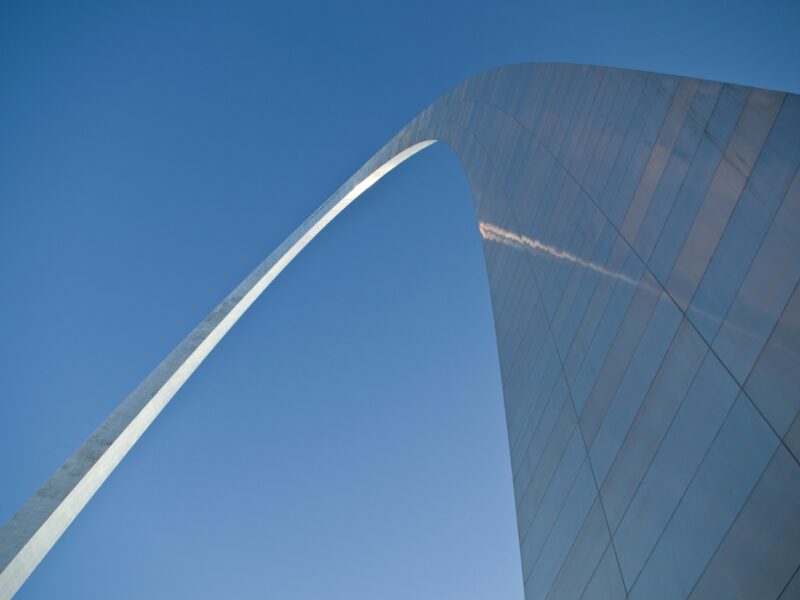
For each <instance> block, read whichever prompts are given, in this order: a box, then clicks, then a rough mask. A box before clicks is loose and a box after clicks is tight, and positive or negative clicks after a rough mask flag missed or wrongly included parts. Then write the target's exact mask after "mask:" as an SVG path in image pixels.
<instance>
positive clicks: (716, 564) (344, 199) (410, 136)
mask: <svg viewBox="0 0 800 600" xmlns="http://www.w3.org/2000/svg"><path fill="white" fill-rule="evenodd" d="M435 141H440V142H443V143H445V144H447V145H448V146H449V147H450V148H451V149H452V150H453V151H454V152H455V153H456V154H457V155H458V157H459V158H460V160H461V162H462V164H463V167H464V170H465V172H466V175H467V178H468V180H469V184H470V186H471V189H472V194H473V201H474V205H475V210H476V213H477V218H478V226H479V230H480V234H481V236H482V240H483V248H484V256H485V260H486V267H487V272H488V278H489V285H490V290H491V299H492V309H493V313H494V322H495V329H496V334H497V345H498V352H499V359H500V367H501V374H502V383H503V396H504V402H505V414H506V422H507V428H508V442H509V447H510V452H511V462H512V473H513V484H514V495H515V501H516V511H517V525H518V532H519V544H520V553H521V559H522V577H523V581H524V587H525V596H526V598H527V599H528V600H531V599H534V598H547V597H549V598H586V599H589V598H601V597H602V598H626V597H630V598H647V599H651V598H670V599H671V598H686V597H692V598H709V597H710V598H719V597H724V598H783V599H788V598H798V597H800V574H798V566H799V565H800V464H798V457H800V417H798V412H800V287H798V280H799V279H800V174H798V164H800V97H798V96H796V95H791V94H784V93H779V92H773V91H768V90H762V89H754V88H748V87H743V86H738V85H727V84H722V83H717V82H712V81H702V80H697V79H692V78H683V77H674V76H667V75H659V74H653V73H645V72H638V71H629V70H622V69H611V68H601V67H592V66H576V65H563V64H529V65H514V66H508V67H503V68H499V69H496V70H492V71H489V72H486V73H483V74H481V75H478V76H476V77H474V78H472V79H470V80H468V81H466V82H464V83H463V84H461V85H460V86H458V87H456V88H454V89H452V90H450V91H449V92H447V93H446V94H444V95H443V96H442V97H441V98H440V99H439V100H437V101H436V102H434V103H433V104H432V105H430V106H429V107H428V108H427V109H426V110H425V111H423V112H422V113H421V114H420V115H419V116H417V117H416V118H415V119H414V120H413V121H411V122H410V123H409V124H408V125H407V126H406V127H404V128H403V129H402V130H401V131H400V132H399V133H398V134H397V135H396V136H395V137H394V138H392V140H390V141H389V142H388V143H387V144H386V145H385V146H384V147H383V148H381V149H380V150H379V151H378V152H377V153H376V154H375V155H374V156H373V157H372V158H371V159H370V160H369V161H367V163H366V164H365V165H364V166H363V167H361V169H359V170H358V171H357V172H356V173H355V174H354V175H353V176H352V177H350V179H348V180H347V181H346V182H345V183H344V185H342V187H341V188H339V189H338V190H337V191H336V192H335V193H334V194H333V195H332V196H331V197H330V198H329V199H328V200H326V201H325V202H324V203H323V204H322V206H321V207H320V208H319V209H318V210H317V211H316V212H314V214H312V215H311V216H310V217H309V218H308V219H307V220H306V221H305V222H304V223H303V224H302V225H301V226H300V227H299V228H298V229H297V230H296V231H295V232H294V233H292V235H291V236H289V238H287V239H286V241H284V242H283V244H281V245H280V246H279V247H278V248H277V249H276V250H275V251H274V252H273V253H272V254H270V255H269V256H268V257H267V258H266V259H265V260H264V262H262V263H261V264H260V265H259V266H258V267H257V268H256V269H255V270H254V271H253V272H252V273H251V274H250V275H249V276H248V277H247V278H246V279H245V280H244V281H243V282H242V283H241V284H240V285H239V286H238V287H237V288H236V289H235V290H233V292H231V293H230V295H228V297H226V298H225V299H224V300H223V301H222V302H221V303H220V304H219V305H218V306H217V307H216V308H215V309H214V310H213V311H212V312H211V314H210V315H209V316H208V317H207V318H206V319H205V320H204V321H203V322H202V323H200V324H199V325H198V326H197V327H196V328H195V329H194V331H192V332H191V333H190V334H189V336H188V337H187V338H186V339H184V340H183V341H182V342H181V343H180V344H179V345H178V346H177V347H176V348H175V350H173V351H172V352H171V353H170V354H169V355H168V356H167V357H166V358H165V359H164V360H163V361H162V362H161V364H159V365H158V366H157V367H156V369H155V370H154V371H153V372H152V373H151V374H150V375H149V376H148V377H147V378H146V379H145V380H144V381H143V382H142V383H141V384H140V385H139V386H138V387H137V388H136V389H135V390H134V391H133V392H132V393H131V394H130V396H128V398H126V399H125V400H124V401H123V402H122V404H120V406H119V407H118V408H117V409H116V410H115V411H114V412H113V413H112V414H111V416H109V417H108V419H106V421H105V422H104V423H103V424H102V425H100V427H99V428H98V429H97V430H96V431H95V432H94V433H93V434H92V435H91V437H90V438H89V439H88V440H87V441H86V442H85V443H84V444H83V445H82V446H81V447H80V448H78V449H77V450H76V451H75V453H74V454H73V455H72V456H71V457H70V458H69V459H68V460H67V461H66V462H65V463H64V465H63V466H62V467H61V468H60V469H59V470H58V471H57V472H56V473H55V474H54V475H53V476H52V477H51V478H50V479H49V480H48V481H47V482H46V483H45V484H44V486H43V487H42V488H41V489H40V490H39V491H38V492H37V493H36V494H35V495H34V496H33V497H32V498H31V499H30V500H29V501H28V502H27V503H26V504H25V505H24V506H23V507H22V508H21V509H20V510H19V512H18V513H17V514H16V515H15V516H14V517H13V518H12V519H11V521H10V522H9V523H7V524H6V525H5V526H4V527H3V528H2V530H0V598H9V597H11V596H13V595H14V593H15V592H16V591H17V590H18V588H19V587H20V586H21V585H22V584H23V583H24V581H25V579H26V578H27V577H28V576H29V575H30V573H31V572H32V571H33V569H35V568H36V566H37V565H38V564H39V562H40V561H41V560H42V558H43V557H44V556H45V554H46V553H47V552H48V551H49V549H50V548H51V547H52V546H53V544H55V542H56V541H57V540H58V538H59V536H60V535H61V534H62V533H63V532H64V530H65V529H66V528H67V527H68V526H69V525H70V523H71V522H72V520H73V519H74V518H75V517H76V516H77V514H78V513H79V512H80V511H81V509H82V508H83V507H84V506H85V505H86V503H87V502H88V501H89V499H90V498H91V497H92V496H93V495H94V493H95V492H96V491H97V489H98V488H99V487H100V486H101V485H102V483H103V482H104V481H105V479H106V478H107V477H108V475H109V474H110V473H111V472H112V471H113V470H114V468H115V467H116V465H117V464H118V463H119V461H120V460H121V459H122V458H123V457H124V456H125V454H126V453H127V452H128V450H130V448H131V447H132V446H133V445H134V444H135V443H136V442H137V441H138V439H139V437H140V436H141V435H142V433H144V431H145V430H146V429H147V427H148V426H149V425H150V423H151V422H152V421H153V420H154V419H155V418H156V417H157V416H158V414H159V412H160V411H161V410H162V409H163V408H164V407H165V406H166V404H167V403H168V402H169V400H170V399H171V398H172V397H173V395H174V394H175V393H176V392H177V391H178V389H179V388H180V387H181V385H182V384H183V383H184V382H185V381H186V379H187V378H188V377H189V376H190V375H191V374H192V373H193V371H194V370H195V369H196V368H197V367H198V366H199V365H200V363H201V362H202V361H203V359H204V358H205V357H206V356H207V355H208V353H209V352H210V351H211V350H212V349H213V348H214V346H215V345H216V344H217V343H218V342H219V340H220V339H221V338H222V337H223V336H224V335H225V333H226V332H227V331H228V330H229V329H230V328H231V327H232V326H233V324H234V323H235V322H236V321H237V320H238V318H239V317H240V316H241V315H242V314H243V313H244V312H245V311H246V310H247V309H248V308H249V306H250V305H251V304H252V303H253V302H254V301H255V300H256V299H257V298H258V296H259V295H260V294H261V293H262V292H263V291H264V290H265V289H266V287H267V286H268V285H269V284H270V283H271V282H272V280H273V279H274V278H275V277H277V275H278V274H279V273H280V272H281V271H282V270H283V268H284V267H285V266H286V265H287V264H288V263H289V262H291V260H292V259H293V258H294V257H295V256H296V255H297V254H298V253H299V252H300V250H302V248H303V247H305V245H306V244H308V243H309V242H310V241H311V239H313V238H314V236H315V235H316V234H317V233H319V231H321V230H322V229H323V228H324V227H325V226H326V225H327V224H328V223H329V222H330V221H331V220H332V219H333V218H334V217H335V216H336V215H337V214H338V213H339V212H341V211H342V210H344V208H346V207H347V205H348V204H350V203H351V202H353V201H354V200H355V199H356V198H357V197H358V196H359V195H361V194H362V193H363V192H364V191H365V190H366V189H367V188H369V187H370V186H371V185H372V184H373V183H374V182H375V181H377V180H378V179H380V178H381V177H382V176H383V175H384V174H385V173H387V172H388V171H390V170H391V169H393V168H394V167H395V166H397V165H398V164H400V163H401V162H403V161H404V160H406V159H407V158H409V157H411V156H412V155H414V154H416V153H417V152H419V151H421V150H423V149H424V148H426V147H427V146H429V145H430V144H432V143H434V142H435Z"/></svg>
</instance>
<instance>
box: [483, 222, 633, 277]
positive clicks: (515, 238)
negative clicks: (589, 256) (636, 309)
mask: <svg viewBox="0 0 800 600" xmlns="http://www.w3.org/2000/svg"><path fill="white" fill-rule="evenodd" d="M478 227H479V228H480V232H481V237H482V238H483V239H485V240H489V241H492V242H498V243H500V244H505V245H506V246H511V247H512V248H518V249H520V250H530V251H531V252H539V253H542V254H545V255H547V256H549V257H551V258H555V259H557V260H563V261H566V262H571V263H574V264H577V265H580V266H581V267H584V268H586V269H590V270H592V271H595V272H597V273H600V274H601V275H606V276H608V277H612V278H614V279H619V280H620V281H622V282H624V283H627V284H629V285H632V286H634V287H635V286H637V285H639V282H638V281H634V280H633V279H631V278H630V277H628V276H627V275H625V274H624V273H615V272H613V271H609V270H608V269H606V268H605V267H603V266H602V265H597V264H595V263H593V262H591V261H588V260H584V259H582V258H581V257H580V256H575V255H574V254H570V253H569V252H566V251H565V250H559V249H558V248H556V247H554V246H550V245H548V244H543V243H542V242H540V241H538V240H534V239H531V238H529V237H528V236H526V235H520V234H518V233H514V232H513V231H509V230H508V229H503V228H502V227H498V226H497V225H492V224H491V223H485V222H484V221H481V222H480V223H479V224H478Z"/></svg>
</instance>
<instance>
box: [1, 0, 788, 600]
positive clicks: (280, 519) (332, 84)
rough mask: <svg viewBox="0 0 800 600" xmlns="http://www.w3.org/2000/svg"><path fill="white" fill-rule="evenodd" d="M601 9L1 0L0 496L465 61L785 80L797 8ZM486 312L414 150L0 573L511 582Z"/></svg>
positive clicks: (240, 589)
mask: <svg viewBox="0 0 800 600" xmlns="http://www.w3.org/2000/svg"><path fill="white" fill-rule="evenodd" d="M599 4H600V3H596V2H558V3H556V2H551V3H537V2H526V3H503V2H480V3H469V2H454V1H453V2H433V3H431V2H404V3H375V2H347V3H330V2H326V3H322V2H320V3H314V2H307V3H299V2H295V3H287V4H285V5H283V6H280V5H277V4H276V3H257V2H233V3H221V2H220V3H212V2H153V3H149V2H138V3H130V4H127V5H123V4H121V3H120V4H115V3H108V2H106V3H99V2H98V3H93V2H80V3H77V2H76V3H73V2H51V3H44V2H7V3H4V4H3V5H2V7H0V281H2V282H3V290H4V293H3V294H0V382H2V387H0V391H1V393H2V396H0V520H2V521H3V522H5V521H7V520H8V519H9V518H10V517H11V516H12V515H13V513H14V512H15V511H16V509H17V508H19V506H21V505H22V504H23V503H24V501H25V500H26V499H27V498H28V497H29V496H30V495H31V494H32V493H34V492H35V491H36V489H38V487H39V486H40V485H41V484H42V483H43V482H44V481H45V480H46V479H47V478H48V477H49V476H50V475H51V474H52V472H53V471H54V470H55V469H56V468H58V466H59V465H60V464H61V463H62V462H63V461H64V460H65V459H66V458H67V456H68V455H69V454H70V453H71V452H72V451H73V450H74V449H75V448H76V447H77V446H78V445H79V444H80V443H81V442H82V441H83V440H84V439H85V438H86V437H87V436H88V435H89V434H90V433H91V432H92V430H93V429H94V428H95V427H96V426H97V425H98V424H99V423H100V422H101V421H102V420H103V419H104V418H105V417H106V416H107V415H108V414H109V413H110V412H111V411H112V410H113V408H114V407H115V406H116V405H117V404H118V403H119V402H120V401H121V400H122V399H123V398H124V397H125V396H126V395H127V394H128V392H130V391H131V390H132V389H133V388H134V387H135V386H136V384H137V383H138V382H139V381H140V380H141V379H142V378H143V377H144V376H145V375H146V374H147V373H148V372H149V371H150V370H151V369H152V368H153V367H154V366H155V365H156V364H158V362H159V361H160V360H161V359H162V358H163V357H164V356H165V355H166V354H167V353H168V352H169V350H171V349H172V348H173V347H174V346H175V345H176V344H177V343H178V342H179V341H180V340H181V339H182V338H183V337H184V336H185V335H186V334H187V333H188V332H189V331H190V330H191V329H192V328H193V327H194V325H196V324H197V323H198V322H199V321H200V320H201V319H202V318H204V317H205V315H206V314H207V313H208V312H209V311H210V310H211V309H212V308H213V307H214V306H215V305H216V303H217V302H218V301H219V300H220V299H222V298H223V297H224V296H225V295H226V294H227V293H228V292H229V291H230V290H231V289H232V288H233V287H234V286H235V285H236V284H237V283H238V282H239V281H240V280H241V279H242V278H243V277H244V276H245V275H246V274H247V273H248V272H249V271H250V270H251V269H252V268H253V267H254V266H255V265H256V264H258V263H259V262H260V260H261V259H263V257H265V256H266V255H267V254H268V253H269V252H270V251H271V250H272V249H273V248H274V247H275V246H277V245H278V244H279V243H280V242H281V241H282V240H283V238H285V237H286V236H287V235H288V234H289V233H291V231H292V230H293V229H294V228H295V227H296V226H297V225H299V224H300V223H301V222H302V221H303V219H305V217H306V216H307V215H308V214H309V213H310V212H312V211H313V210H314V209H315V208H316V207H317V206H318V205H319V204H320V203H321V202H322V201H323V200H324V199H325V198H326V197H327V196H328V195H329V194H330V193H331V192H333V191H334V190H335V189H336V188H337V187H338V186H339V185H340V184H341V183H342V182H343V181H344V180H345V179H346V178H347V177H349V176H350V175H351V174H352V173H353V172H354V171H355V170H356V169H357V168H358V167H359V166H360V165H361V164H362V163H363V162H364V161H365V160H366V159H367V158H369V157H370V156H371V155H372V154H373V153H374V152H375V150H377V149H378V148H379V147H380V146H381V145H382V144H383V143H384V142H385V141H387V140H388V139H389V138H390V137H391V136H392V135H393V134H394V133H395V132H396V131H397V130H399V129H400V128H401V127H402V126H403V125H404V124H405V123H406V122H407V121H408V120H409V119H411V118H412V117H413V116H415V115H416V114H417V113H418V112H419V111H420V110H422V109H423V108H424V107H425V106H426V105H427V104H429V103H430V102H432V101H433V100H435V99H436V98H437V97H438V96H439V95H440V94H441V93H442V92H443V91H444V90H446V89H447V88H449V87H451V86H453V85H456V84H458V83H459V82H461V81H462V80H464V79H466V78H467V77H469V76H471V75H474V74H476V73H478V72H480V71H482V70H485V69H487V68H491V67H494V66H499V65H503V64H509V63H515V62H531V61H545V60H554V61H560V62H580V63H593V64H604V65H610V66H617V67H632V68H641V69H646V70H651V71H659V72H667V73H679V74H684V75H693V76H697V77H704V78H709V79H717V80H723V81H731V82H738V83H744V84H749V85H756V86H761V87H768V88H776V89H782V90H787V91H793V92H798V91H800V68H798V57H800V38H799V37H798V36H797V31H798V28H799V27H798V26H800V4H798V3H797V2H796V1H792V0H786V1H782V2H777V1H776V2H761V3H737V2H672V3H664V2H638V3H621V2H607V3H602V6H603V9H602V12H601V11H599V9H598V6H599ZM628 4H630V6H627V5H628ZM490 311H491V308H490V304H489V294H488V286H487V284H486V276H485V268H484V264H483V258H482V254H481V247H480V241H479V236H478V229H477V224H476V222H475V219H474V212H473V209H472V205H471V199H470V193H469V189H468V187H467V183H466V180H465V178H464V176H463V172H462V171H461V167H460V166H459V164H458V161H457V159H456V158H455V156H454V155H453V154H452V153H451V152H450V151H449V150H448V149H447V148H446V147H444V146H443V145H435V146H433V147H432V148H430V149H428V150H426V151H425V152H424V153H423V154H421V155H420V156H418V157H415V158H413V159H412V160H410V161H409V162H407V163H405V164H403V165H402V166H401V167H400V168H398V169H397V170H395V171H394V172H392V173H390V174H389V175H388V176H387V177H386V178H385V179H384V180H382V181H381V182H379V183H378V184H377V185H376V186H374V187H373V188H372V189H370V190H369V191H368V192H367V193H366V194H365V195H364V196H362V197H361V198H360V199H359V200H358V201H357V202H356V203H355V204H354V205H353V206H352V207H351V208H349V209H348V210H347V211H345V212H344V213H343V214H342V215H341V216H340V217H338V218H337V220H336V222H334V223H333V224H332V225H331V226H330V227H328V228H327V229H326V230H325V231H324V232H323V233H322V234H321V235H320V236H319V237H318V238H317V239H316V240H314V242H313V243H312V244H311V245H310V246H309V247H308V248H307V249H306V250H304V251H303V252H302V254H301V255H300V256H299V257H298V258H297V259H296V260H295V262H294V263H292V265H291V266H290V267H289V268H287V270H286V271H285V272H284V273H283V274H282V275H281V276H280V277H279V278H278V280H277V281H276V282H275V283H274V284H273V285H272V286H271V287H270V288H269V289H268V291H267V292H266V294H265V295H264V297H262V298H261V299H260V300H259V301H258V302H257V303H256V304H255V305H254V306H253V308H252V309H251V310H250V311H249V313H248V314H247V315H245V317H244V318H243V319H242V320H241V321H240V323H239V324H238V325H237V326H236V327H235V328H234V329H233V330H232V331H231V332H230V334H229V335H228V336H227V337H226V339H225V340H224V341H223V342H222V343H221V344H220V346H219V347H218V348H217V349H216V350H215V351H214V352H213V353H212V354H211V356H210V357H209V359H208V360H207V361H206V363H205V364H204V365H203V366H202V367H201V368H200V369H199V370H198V372H197V373H195V375H194V376H193V377H192V378H191V379H190V380H189V382H188V383H187V384H186V386H185V387H184V388H183V389H182V390H181V391H180V392H179V393H178V395H177V396H176V397H175V399H174V400H173V401H172V403H170V405H169V406H168V407H167V409H166V410H165V411H164V413H162V415H161V416H160V417H159V418H158V419H157V420H156V422H155V423H154V425H153V426H152V427H151V429H150V430H149V431H148V432H147V433H146V434H145V436H144V437H143V438H142V440H141V441H140V443H139V444H137V446H136V447H135V448H134V449H133V451H132V452H131V453H130V454H129V455H128V457H127V458H126V459H125V460H124V461H123V462H122V464H121V465H120V467H119V468H118V469H117V471H116V472H115V473H114V474H113V475H112V476H111V477H110V479H109V480H108V481H107V483H106V484H105V486H104V487H103V488H102V489H101V490H100V492H99V493H98V494H97V496H96V497H95V498H94V499H93V500H92V501H91V502H90V503H89V505H88V506H87V508H86V510H85V511H84V513H82V514H81V516H80V517H79V518H78V519H77V520H76V521H75V523H74V524H73V526H72V527H71V528H70V529H69V530H68V531H67V533H66V534H65V535H64V537H63V538H62V539H61V541H60V542H59V543H58V544H57V545H56V547H55V548H54V550H53V551H52V552H51V553H50V555H49V556H48V557H47V558H46V559H45V560H44V561H43V562H42V564H41V566H40V568H39V569H38V570H37V571H36V572H35V573H34V575H33V576H32V577H31V578H30V580H29V581H28V583H27V584H26V585H25V586H24V587H23V588H22V590H21V592H20V594H19V596H18V597H19V598H22V599H25V598H51V597H65V598H78V597H80V598H104V599H105V598H142V597H153V598H174V597H185V598H219V597H240V598H262V597H274V598H281V599H295V598H296V599H309V598H334V599H348V600H349V599H362V598H363V599H374V598H381V599H395V598H396V599H401V598H404V599H405V598H414V599H418V598H419V599H427V598H431V599H440V598H458V599H467V600H472V599H486V598H498V599H506V598H510V599H520V598H521V597H522V586H521V575H520V572H519V556H518V549H517V534H516V525H515V517H514V503H513V497H512V486H511V473H510V467H509V465H508V448H507V441H506V434H505V421H504V415H503V406H502V396H501V389H500V377H499V369H498V365H497V357H496V346H495V341H494V328H493V324H492V318H491V312H490Z"/></svg>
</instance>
